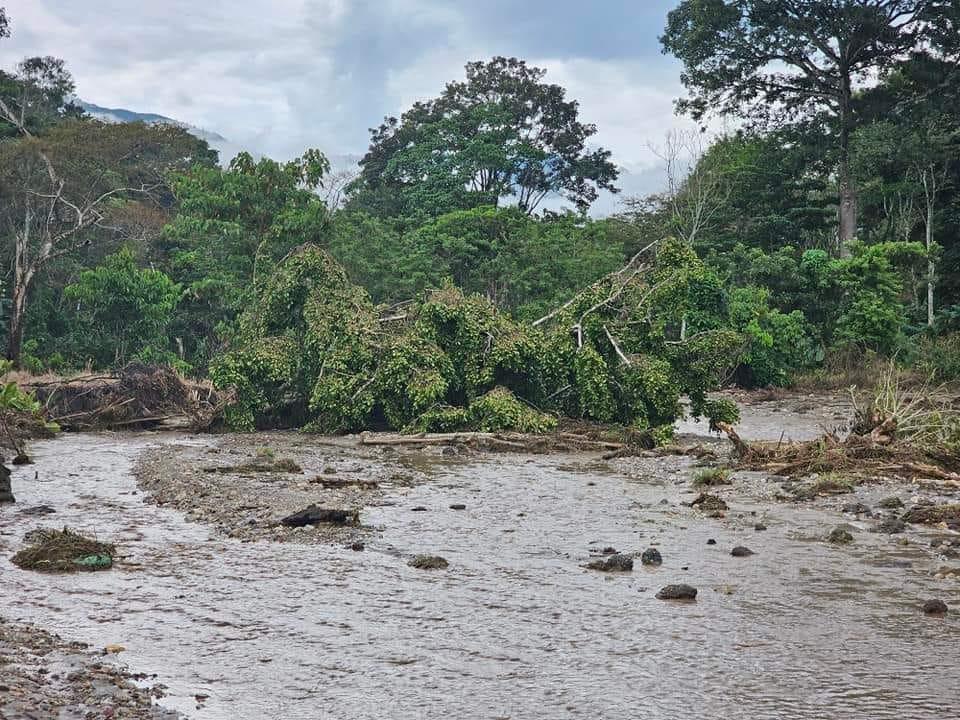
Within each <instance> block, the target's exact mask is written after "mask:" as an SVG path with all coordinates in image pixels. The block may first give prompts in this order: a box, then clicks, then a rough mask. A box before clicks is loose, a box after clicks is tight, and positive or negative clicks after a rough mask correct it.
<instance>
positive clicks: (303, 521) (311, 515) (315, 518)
mask: <svg viewBox="0 0 960 720" xmlns="http://www.w3.org/2000/svg"><path fill="white" fill-rule="evenodd" d="M320 523H330V524H332V525H358V524H359V523H360V511H359V510H331V509H329V508H321V507H317V506H316V505H309V506H308V507H305V508H304V509H303V510H301V511H300V512H295V513H293V515H288V516H287V517H285V518H284V519H283V520H281V521H280V524H281V525H284V526H286V527H304V526H306V525H318V524H320Z"/></svg>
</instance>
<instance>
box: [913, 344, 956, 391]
mask: <svg viewBox="0 0 960 720" xmlns="http://www.w3.org/2000/svg"><path fill="white" fill-rule="evenodd" d="M917 355H918V363H917V364H918V365H919V367H920V369H921V370H922V371H923V372H924V373H925V374H927V375H928V376H929V377H931V378H932V379H933V380H934V381H936V382H958V381H960V333H958V332H954V333H950V334H949V335H942V336H940V337H924V338H921V340H920V346H919V348H918V349H917Z"/></svg>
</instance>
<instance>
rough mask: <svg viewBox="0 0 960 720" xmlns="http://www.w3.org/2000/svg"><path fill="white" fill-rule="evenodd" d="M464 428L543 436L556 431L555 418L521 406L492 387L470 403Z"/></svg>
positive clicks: (498, 389) (506, 392)
mask: <svg viewBox="0 0 960 720" xmlns="http://www.w3.org/2000/svg"><path fill="white" fill-rule="evenodd" d="M467 426H468V427H470V428H472V429H475V430H479V431H481V432H497V431H500V430H516V431H518V432H527V433H543V432H547V431H549V430H553V429H554V428H556V427H557V419H556V418H555V417H553V416H552V415H547V414H545V413H542V412H539V411H538V410H535V409H534V408H532V407H530V406H529V405H526V404H524V403H523V402H521V401H520V400H518V399H517V398H516V396H515V395H514V394H513V393H512V392H510V391H509V390H507V389H506V388H503V387H495V388H494V389H493V390H491V391H490V392H488V393H486V394H485V395H482V396H481V397H479V398H477V399H476V400H474V401H473V402H472V403H470V406H469V408H468V409H467Z"/></svg>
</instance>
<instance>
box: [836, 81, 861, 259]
mask: <svg viewBox="0 0 960 720" xmlns="http://www.w3.org/2000/svg"><path fill="white" fill-rule="evenodd" d="M851 104H852V92H851V89H850V77H849V74H848V73H843V77H842V80H841V88H840V173H839V174H840V177H839V180H840V183H839V184H840V211H839V228H838V233H837V235H838V237H837V240H838V243H837V244H838V247H837V250H838V252H839V254H840V257H849V256H850V241H851V240H853V239H855V238H856V236H857V188H856V181H855V180H854V178H853V173H852V171H851V169H850V129H851V126H852V120H853V118H852V109H851Z"/></svg>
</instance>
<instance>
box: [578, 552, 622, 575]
mask: <svg viewBox="0 0 960 720" xmlns="http://www.w3.org/2000/svg"><path fill="white" fill-rule="evenodd" d="M587 568H588V569H590V570H599V571H600V572H629V571H630V570H633V558H632V557H630V556H629V555H624V554H622V553H617V554H616V555H608V556H607V557H605V558H600V559H598V560H594V561H593V562H590V563H588V564H587Z"/></svg>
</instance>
